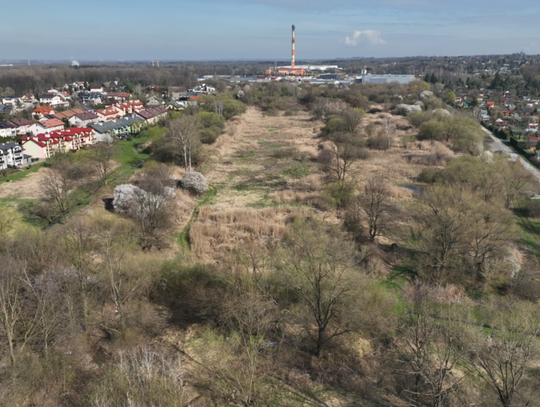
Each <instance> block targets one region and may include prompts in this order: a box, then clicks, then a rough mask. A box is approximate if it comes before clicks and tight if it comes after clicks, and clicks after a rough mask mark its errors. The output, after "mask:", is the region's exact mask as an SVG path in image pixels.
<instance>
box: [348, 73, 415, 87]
mask: <svg viewBox="0 0 540 407" xmlns="http://www.w3.org/2000/svg"><path fill="white" fill-rule="evenodd" d="M414 79H415V76H414V75H366V76H357V77H356V80H355V82H356V83H391V82H397V83H401V84H402V85H406V84H408V83H410V82H412V81H414Z"/></svg>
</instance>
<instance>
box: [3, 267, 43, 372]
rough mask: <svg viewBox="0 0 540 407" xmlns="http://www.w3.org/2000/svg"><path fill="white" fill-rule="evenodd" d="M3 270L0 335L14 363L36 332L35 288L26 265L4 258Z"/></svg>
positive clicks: (13, 363)
mask: <svg viewBox="0 0 540 407" xmlns="http://www.w3.org/2000/svg"><path fill="white" fill-rule="evenodd" d="M0 262H1V263H2V272H1V273H0V337H2V338H3V340H4V341H5V343H6V344H7V348H8V352H9V359H10V361H11V364H12V365H15V364H16V361H17V358H18V357H19V356H20V355H21V353H22V352H23V351H24V350H25V348H26V345H27V344H28V343H29V342H30V340H31V339H32V338H33V336H34V335H35V334H36V331H37V326H38V315H37V311H36V310H35V304H31V302H32V301H30V300H31V298H30V296H31V293H32V290H29V288H31V286H32V285H31V283H30V280H29V275H28V272H27V269H26V264H24V262H21V261H17V260H15V259H13V258H10V257H2V258H1V259H0Z"/></svg>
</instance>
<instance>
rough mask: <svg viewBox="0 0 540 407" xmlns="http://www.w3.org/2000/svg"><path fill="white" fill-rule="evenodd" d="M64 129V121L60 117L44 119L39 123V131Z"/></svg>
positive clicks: (46, 131)
mask: <svg viewBox="0 0 540 407" xmlns="http://www.w3.org/2000/svg"><path fill="white" fill-rule="evenodd" d="M60 130H64V122H63V121H62V120H58V119H50V120H43V121H40V122H38V123H37V133H47V134H48V133H52V132H53V131H60Z"/></svg>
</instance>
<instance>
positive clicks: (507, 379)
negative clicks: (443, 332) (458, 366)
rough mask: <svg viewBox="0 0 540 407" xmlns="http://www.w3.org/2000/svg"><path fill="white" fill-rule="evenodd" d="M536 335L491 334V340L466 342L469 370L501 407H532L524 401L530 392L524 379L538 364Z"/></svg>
mask: <svg viewBox="0 0 540 407" xmlns="http://www.w3.org/2000/svg"><path fill="white" fill-rule="evenodd" d="M537 332H538V330H536V331H534V332H533V333H532V334H531V333H530V332H524V331H521V332H512V333H510V332H503V333H500V332H499V333H496V332H493V334H494V335H493V336H491V337H487V338H486V337H483V338H482V337H478V338H477V339H475V340H472V341H470V342H469V343H470V344H471V345H472V346H471V347H472V348H471V349H470V350H469V354H468V358H469V362H470V367H471V369H472V370H473V372H474V373H475V374H476V375H478V377H480V378H481V379H482V380H483V381H484V382H485V383H486V384H487V386H488V387H489V388H490V389H491V391H492V392H493V394H494V395H495V396H496V398H497V400H498V401H499V403H500V405H501V406H502V407H515V406H520V407H522V406H523V407H524V406H532V405H534V403H533V400H530V399H529V398H528V397H527V393H528V391H529V390H530V389H527V384H531V383H527V380H526V378H527V374H528V373H529V372H528V370H529V369H530V368H532V367H533V365H534V364H536V363H537V361H538V350H537V348H536V343H535V341H536V334H537ZM536 385H537V383H536V384H534V385H533V386H536Z"/></svg>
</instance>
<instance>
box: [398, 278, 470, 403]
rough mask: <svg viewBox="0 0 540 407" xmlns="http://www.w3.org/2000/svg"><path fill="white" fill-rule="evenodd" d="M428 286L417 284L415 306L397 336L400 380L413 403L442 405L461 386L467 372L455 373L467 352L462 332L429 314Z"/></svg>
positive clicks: (406, 396)
mask: <svg viewBox="0 0 540 407" xmlns="http://www.w3.org/2000/svg"><path fill="white" fill-rule="evenodd" d="M425 289H431V287H422V286H416V287H415V291H416V292H415V297H416V298H415V299H414V302H415V304H414V307H413V309H411V310H410V311H409V313H408V315H407V316H405V317H404V320H403V322H402V324H401V326H400V328H399V331H398V335H397V336H396V344H395V346H396V350H397V360H398V362H399V364H400V365H401V367H400V368H399V369H398V377H397V380H398V383H400V387H401V388H402V390H403V393H404V396H405V398H406V399H407V400H409V401H411V402H412V405H425V406H429V407H440V406H444V405H447V399H448V397H449V396H450V395H451V394H452V393H455V392H457V391H458V390H459V385H460V382H461V381H462V379H463V375H458V374H455V373H456V372H455V371H454V370H455V367H456V364H457V363H459V362H461V361H462V359H463V354H462V351H461V344H460V342H459V341H458V336H459V335H457V334H456V332H454V329H453V327H452V326H451V325H450V324H449V323H448V324H446V325H443V324H441V323H440V322H438V321H437V320H435V319H434V318H433V317H431V316H430V315H429V311H430V304H429V303H428V301H427V299H426V295H425V291H424V290H425Z"/></svg>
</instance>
